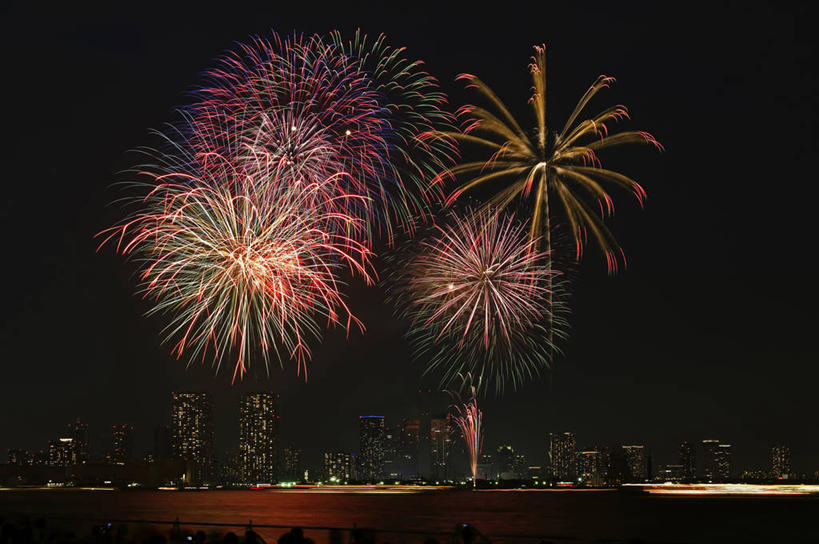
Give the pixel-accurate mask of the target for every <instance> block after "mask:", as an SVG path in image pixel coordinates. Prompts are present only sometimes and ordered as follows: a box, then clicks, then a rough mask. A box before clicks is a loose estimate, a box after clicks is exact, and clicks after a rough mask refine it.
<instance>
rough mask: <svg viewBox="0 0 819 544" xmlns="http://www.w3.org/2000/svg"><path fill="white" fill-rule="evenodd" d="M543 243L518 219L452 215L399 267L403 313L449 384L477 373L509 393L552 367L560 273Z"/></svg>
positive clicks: (422, 351)
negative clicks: (552, 297)
mask: <svg viewBox="0 0 819 544" xmlns="http://www.w3.org/2000/svg"><path fill="white" fill-rule="evenodd" d="M537 241H538V240H537V239H530V238H529V236H528V233H527V231H526V228H525V226H524V225H522V224H520V223H519V222H517V221H516V220H515V218H514V217H513V216H508V215H496V214H494V213H493V212H491V211H489V210H482V211H472V210H468V211H467V212H466V213H465V214H464V216H463V217H462V216H459V215H458V214H456V213H451V214H450V215H449V216H448V218H447V222H446V224H444V225H443V226H441V225H439V226H436V227H435V232H434V233H433V234H432V235H431V236H430V237H429V238H427V239H424V240H422V241H420V242H417V243H416V244H415V245H414V246H413V248H414V249H413V250H412V251H411V252H410V255H409V256H408V257H406V258H405V260H403V261H402V264H399V265H398V266H397V267H396V268H397V272H396V273H395V274H394V277H393V278H392V280H393V281H394V284H395V293H396V294H395V296H394V298H395V301H396V303H397V305H398V312H399V314H400V315H401V316H402V317H405V318H407V319H408V320H409V321H410V330H409V333H408V337H409V340H410V342H411V343H412V345H413V347H414V348H415V355H416V357H417V359H419V360H421V361H424V362H426V363H427V372H430V373H434V374H439V375H440V376H441V386H442V388H444V389H448V388H450V386H451V384H452V383H453V381H455V380H457V379H458V378H459V376H460V375H463V374H466V373H470V374H471V375H474V376H475V377H476V379H477V380H478V382H479V383H481V384H483V385H484V386H488V387H494V388H495V390H496V391H497V392H502V391H503V390H504V388H505V387H506V386H507V385H510V386H511V387H512V388H513V389H516V388H517V387H518V386H520V385H521V384H522V383H523V382H524V381H526V380H527V379H531V378H533V377H535V376H537V375H538V374H539V373H540V372H541V371H542V370H543V369H545V368H548V366H549V363H550V356H551V353H553V352H554V351H555V350H554V349H553V346H551V345H550V343H549V335H548V334H547V333H548V331H547V328H546V325H545V323H546V322H547V321H549V319H548V318H549V317H550V315H551V308H550V307H549V304H548V299H549V294H550V291H549V289H548V288H547V280H548V279H549V278H551V277H552V276H554V275H556V272H555V271H554V270H551V269H550V268H548V267H547V266H546V265H545V264H544V263H545V259H544V257H545V254H544V253H543V252H541V251H538V249H537ZM551 321H552V322H556V320H551ZM558 336H560V333H558Z"/></svg>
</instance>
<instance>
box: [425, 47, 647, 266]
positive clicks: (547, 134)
mask: <svg viewBox="0 0 819 544" xmlns="http://www.w3.org/2000/svg"><path fill="white" fill-rule="evenodd" d="M529 71H530V73H531V76H532V90H533V93H532V97H531V99H530V100H529V102H530V104H531V105H532V109H533V112H534V114H535V120H536V125H535V130H534V131H533V133H532V134H530V133H528V132H526V131H524V130H523V129H522V128H521V125H520V124H519V123H518V122H517V121H516V120H515V118H514V117H513V116H512V114H511V113H510V112H509V109H508V108H507V107H506V106H505V105H504V104H503V102H501V100H500V99H499V98H498V96H497V95H496V94H495V93H494V92H493V91H492V89H490V88H489V86H487V85H486V84H485V83H484V82H482V81H481V80H480V79H478V78H477V77H475V76H474V75H471V74H461V76H459V77H460V79H463V80H465V81H466V82H467V86H468V87H470V88H473V89H475V90H477V91H478V92H479V93H480V94H481V95H482V96H483V97H484V98H485V99H486V100H487V102H489V103H491V104H492V106H493V107H494V111H490V110H488V109H485V108H482V107H478V106H473V105H469V106H465V107H463V108H461V110H460V114H461V117H462V119H463V122H464V125H465V130H464V131H463V132H460V133H450V134H449V135H450V136H451V137H453V138H455V139H458V140H460V141H462V142H464V143H466V144H469V145H474V146H476V147H479V148H480V149H482V150H485V151H487V152H489V153H491V155H490V156H489V158H488V160H481V161H474V162H465V163H462V164H459V165H457V166H455V167H454V168H452V169H450V170H449V171H448V172H446V173H445V174H444V175H442V176H441V177H439V180H443V179H446V178H448V177H456V178H461V179H463V180H464V182H463V184H462V185H461V186H460V187H458V188H457V189H456V190H455V191H454V192H452V193H451V195H450V196H449V197H448V201H449V202H452V201H454V200H456V199H457V198H459V197H460V196H461V195H463V194H464V193H465V192H467V191H471V190H473V189H475V188H477V187H478V186H484V185H486V184H492V183H501V182H505V185H503V186H501V189H500V190H499V191H497V192H496V193H495V195H494V197H493V198H492V199H491V201H490V202H491V205H492V206H494V207H497V208H500V209H503V208H504V207H506V206H508V205H509V204H511V203H512V202H513V201H514V200H516V199H526V198H527V197H529V196H531V197H533V199H534V203H533V210H532V216H531V227H530V232H531V236H532V237H533V238H534V237H539V236H542V238H543V243H544V245H545V247H546V249H547V250H549V249H551V240H550V235H551V227H552V223H553V218H552V215H553V214H554V203H557V204H558V205H559V207H560V208H561V209H562V211H563V212H564V213H565V216H566V219H567V221H568V223H569V225H570V227H571V229H570V230H571V234H572V237H573V238H574V241H575V245H576V252H577V257H578V258H579V257H580V256H581V253H582V250H583V242H584V240H585V239H586V235H587V233H591V235H592V237H593V238H594V239H595V240H596V241H597V243H598V244H599V246H600V248H601V249H602V250H603V253H604V254H605V257H606V261H607V263H608V268H609V271H611V272H614V271H616V270H617V268H618V263H619V261H621V260H622V259H623V254H622V250H620V248H619V245H618V244H617V241H616V240H615V239H614V236H613V235H612V234H611V232H609V230H608V228H607V227H606V225H605V224H604V222H603V219H602V217H605V216H606V215H610V214H612V213H613V211H614V206H613V201H612V198H611V197H610V196H609V194H608V192H607V191H606V190H605V189H604V185H605V184H609V185H611V186H616V187H620V188H624V189H626V190H628V191H631V192H632V193H633V194H634V195H635V196H636V198H637V200H638V201H639V202H640V204H641V205H642V203H643V200H644V199H645V196H646V193H645V190H644V189H643V188H642V187H641V186H640V184H638V183H637V182H636V181H634V180H632V179H631V178H629V177H627V176H625V175H623V174H621V173H619V172H615V171H612V170H607V169H605V168H603V167H602V165H601V163H600V160H599V159H598V156H597V153H598V152H599V151H601V150H604V149H608V148H611V147H615V146H619V145H624V144H644V143H648V144H651V145H653V146H655V147H657V148H658V149H662V146H661V145H660V143H659V142H658V141H657V140H656V139H654V137H653V136H651V134H649V133H647V132H641V131H626V132H611V133H610V132H609V128H608V127H609V125H611V124H612V123H614V122H617V121H619V120H622V119H627V118H628V110H627V109H626V107H625V106H622V105H618V106H613V107H610V108H607V109H605V110H603V111H602V112H601V113H599V114H598V115H596V116H594V117H592V118H589V119H584V120H581V121H578V118H579V117H580V115H581V113H583V110H584V109H585V108H586V106H587V105H588V103H589V101H590V100H591V99H592V98H593V97H594V96H595V95H596V94H597V93H598V92H599V91H600V90H602V89H605V88H607V87H609V86H611V84H612V83H613V82H614V78H611V77H606V76H600V77H598V78H597V80H596V81H595V82H594V84H593V85H592V86H591V87H590V88H589V90H588V91H586V93H585V94H584V95H583V97H582V98H581V99H580V101H579V102H578V103H577V106H576V107H575V109H574V111H573V112H572V114H571V115H570V116H569V118H568V120H567V121H566V124H565V125H564V126H563V128H562V129H561V130H560V132H555V131H553V130H552V129H551V128H550V127H549V126H547V121H546V49H545V46H540V47H536V48H535V56H534V58H533V60H532V63H531V64H530V65H529ZM550 206H551V207H552V208H551V210H550Z"/></svg>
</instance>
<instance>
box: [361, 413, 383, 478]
mask: <svg viewBox="0 0 819 544" xmlns="http://www.w3.org/2000/svg"><path fill="white" fill-rule="evenodd" d="M358 443H359V465H360V470H359V474H358V478H359V479H360V480H365V481H376V480H380V479H381V478H383V475H384V416H360V417H359V419H358Z"/></svg>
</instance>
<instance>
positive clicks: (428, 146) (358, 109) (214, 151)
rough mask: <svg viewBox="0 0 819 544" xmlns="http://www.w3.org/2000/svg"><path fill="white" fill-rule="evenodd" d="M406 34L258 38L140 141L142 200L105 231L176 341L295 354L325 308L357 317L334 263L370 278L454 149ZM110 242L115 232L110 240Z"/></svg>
mask: <svg viewBox="0 0 819 544" xmlns="http://www.w3.org/2000/svg"><path fill="white" fill-rule="evenodd" d="M420 66H421V64H420V63H419V62H412V61H409V60H407V59H406V58H405V57H404V55H403V49H394V48H392V47H390V46H388V45H386V43H385V40H384V38H383V36H381V37H379V38H378V39H377V40H375V41H374V42H372V43H370V42H368V40H367V37H366V36H364V35H361V34H358V33H357V34H356V36H355V39H354V40H353V41H351V42H349V43H345V42H343V40H341V37H340V36H339V35H338V34H333V35H332V37H331V38H329V39H324V38H322V37H320V36H317V35H313V36H308V37H304V36H297V35H294V36H292V37H289V38H285V39H282V38H281V37H279V36H278V35H275V34H274V35H273V37H272V38H271V39H269V40H265V39H262V38H256V39H254V40H252V41H251V42H249V43H247V44H243V45H239V46H238V48H237V49H236V50H235V51H233V52H230V53H227V54H226V55H224V56H223V57H221V58H220V59H219V61H218V62H217V64H216V66H215V67H214V68H213V69H212V70H209V71H207V72H206V74H205V76H204V81H203V84H202V85H201V86H200V87H199V88H198V90H197V91H196V92H195V93H194V101H193V103H192V104H190V105H189V106H188V107H186V108H184V109H183V110H182V111H181V122H178V123H177V124H175V125H171V126H170V127H169V128H168V129H167V130H165V131H164V132H161V133H159V135H160V137H161V138H162V145H161V146H160V150H152V149H143V150H142V151H144V152H145V153H146V154H147V155H148V156H149V157H150V158H151V161H152V162H151V164H149V165H147V166H146V167H144V168H142V169H141V171H140V173H142V174H146V173H147V174H148V175H149V176H150V181H149V182H148V183H147V184H142V185H140V190H141V192H142V194H143V195H147V196H145V197H144V198H142V199H140V202H139V207H138V210H137V211H136V212H135V213H134V214H133V215H132V216H130V217H129V218H128V219H127V220H126V221H124V222H122V223H120V224H119V225H118V226H116V227H115V228H112V229H109V230H107V231H104V233H102V236H103V238H104V240H105V241H109V240H111V241H116V244H117V248H118V249H119V251H121V252H122V253H124V254H127V255H129V256H131V257H132V258H133V259H134V260H135V261H136V262H137V263H139V266H140V279H141V281H142V291H143V293H144V295H145V296H146V297H148V298H150V299H152V300H153V301H154V302H155V305H154V307H153V308H152V309H151V311H150V313H162V314H167V315H169V316H170V319H171V323H170V325H169V326H168V330H167V338H168V339H169V340H170V339H173V342H174V348H173V351H174V353H175V354H176V355H177V356H178V357H181V356H182V355H183V353H185V354H187V355H189V356H190V357H191V359H195V358H201V359H202V360H204V359H206V358H207V357H213V360H214V361H215V364H216V366H217V368H218V367H219V365H220V364H221V363H222V361H223V360H224V359H225V358H227V357H235V365H234V379H235V378H236V377H237V376H239V377H241V376H242V375H243V374H244V372H245V370H246V365H247V364H249V362H250V360H251V358H252V357H253V356H254V353H256V352H259V353H261V356H262V357H263V358H264V361H265V363H266V364H267V361H268V358H269V356H270V354H271V353H273V354H275V355H276V357H277V358H278V359H279V360H280V361H281V360H283V359H288V358H291V359H295V360H296V361H298V368H299V372H301V371H302V370H304V372H305V377H306V362H307V360H308V359H309V358H310V351H309V347H308V343H309V341H310V340H311V339H317V338H319V337H320V336H321V331H322V323H321V321H326V323H327V324H329V325H334V324H343V325H344V326H345V327H347V329H349V327H350V325H351V324H356V325H358V326H359V327H361V328H362V329H363V325H362V324H361V323H360V322H358V320H357V319H355V317H354V316H353V315H352V313H351V312H350V310H349V308H348V307H347V305H346V304H345V302H344V297H343V295H342V294H341V287H342V285H341V282H340V280H339V274H340V272H341V270H342V269H344V268H347V269H349V270H351V271H352V274H353V275H360V276H362V277H364V279H365V280H366V281H367V282H370V281H372V278H374V277H375V273H374V271H373V270H372V267H371V265H370V257H371V254H370V250H369V248H370V247H371V245H372V242H373V239H374V236H375V235H377V234H380V233H382V232H386V233H387V235H388V237H389V239H390V240H392V234H393V230H394V228H395V226H396V225H399V224H400V225H402V226H404V227H405V228H407V230H412V227H413V220H412V219H411V218H414V217H416V216H419V217H424V210H425V209H426V206H427V205H429V204H430V203H431V202H437V201H438V200H440V199H441V198H442V196H443V195H442V193H441V192H440V191H437V192H433V193H431V194H426V193H424V192H423V191H421V190H420V189H421V188H423V187H427V186H430V180H431V179H433V178H434V177H435V175H437V174H438V173H440V170H441V169H442V168H443V165H444V162H446V161H449V160H450V159H451V157H452V155H453V153H454V141H452V140H451V139H448V138H446V137H440V136H437V135H438V134H440V133H441V132H442V131H445V130H446V129H447V128H448V127H449V128H452V127H453V126H454V125H453V124H452V121H453V119H454V118H453V117H452V116H451V115H450V114H447V113H446V112H444V111H443V109H442V106H443V104H444V99H443V94H442V93H440V91H439V90H438V88H437V84H436V82H435V80H434V79H433V78H431V77H430V76H429V75H428V74H426V73H425V72H423V71H422V70H421V68H420ZM103 243H105V242H103Z"/></svg>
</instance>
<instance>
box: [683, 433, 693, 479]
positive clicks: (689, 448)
mask: <svg viewBox="0 0 819 544" xmlns="http://www.w3.org/2000/svg"><path fill="white" fill-rule="evenodd" d="M680 465H682V467H683V469H682V470H683V475H682V477H683V479H685V480H693V479H695V478H696V477H697V457H696V454H695V451H694V444H693V443H692V442H683V443H682V444H680Z"/></svg>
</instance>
